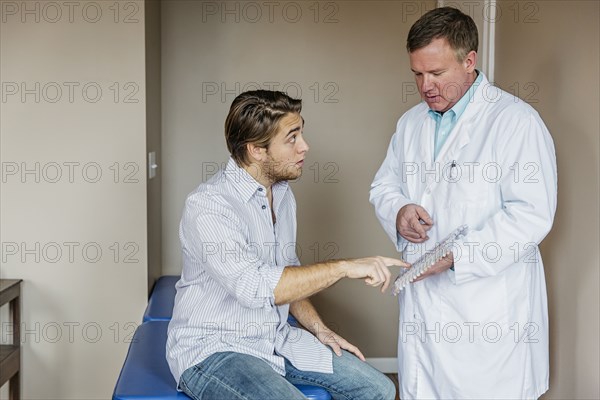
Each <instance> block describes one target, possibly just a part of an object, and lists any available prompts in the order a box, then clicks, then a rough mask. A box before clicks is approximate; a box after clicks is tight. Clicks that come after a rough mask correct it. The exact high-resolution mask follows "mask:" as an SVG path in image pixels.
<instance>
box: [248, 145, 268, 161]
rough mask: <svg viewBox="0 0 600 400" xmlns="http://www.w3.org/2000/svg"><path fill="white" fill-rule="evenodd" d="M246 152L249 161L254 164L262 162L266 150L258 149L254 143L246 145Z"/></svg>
mask: <svg viewBox="0 0 600 400" xmlns="http://www.w3.org/2000/svg"><path fill="white" fill-rule="evenodd" d="M246 151H247V152H248V156H250V159H251V160H252V161H255V162H258V161H263V159H264V157H265V154H266V153H267V149H265V148H264V147H258V146H257V145H255V144H254V143H248V144H247V145H246Z"/></svg>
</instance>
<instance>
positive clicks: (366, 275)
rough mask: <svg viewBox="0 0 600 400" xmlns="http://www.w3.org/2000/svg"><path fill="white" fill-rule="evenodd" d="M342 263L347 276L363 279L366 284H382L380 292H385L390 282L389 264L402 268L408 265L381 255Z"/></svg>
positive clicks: (374, 285)
mask: <svg viewBox="0 0 600 400" xmlns="http://www.w3.org/2000/svg"><path fill="white" fill-rule="evenodd" d="M344 264H345V265H344V271H345V275H346V277H347V278H352V279H364V280H365V283H366V284H367V285H369V286H373V287H377V286H379V285H382V286H381V292H382V293H383V292H385V290H386V289H387V287H388V286H389V285H390V282H391V276H392V274H391V273H390V269H389V267H390V266H392V265H397V266H400V267H404V268H408V267H409V266H410V265H409V264H407V263H406V262H404V261H402V260H397V259H395V258H389V257H381V256H375V257H367V258H358V259H354V260H346V261H345V263H344Z"/></svg>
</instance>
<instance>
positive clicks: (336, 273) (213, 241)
mask: <svg viewBox="0 0 600 400" xmlns="http://www.w3.org/2000/svg"><path fill="white" fill-rule="evenodd" d="M301 108H302V102H301V101H300V100H295V99H292V98H290V97H288V96H287V95H286V94H284V93H281V92H274V91H263V90H259V91H252V92H245V93H242V94H240V95H239V96H238V97H237V98H236V99H235V100H234V101H233V104H232V105H231V109H230V111H229V115H228V116H227V119H226V122H225V138H226V141H227V147H228V149H229V152H230V153H231V158H230V160H229V162H228V164H227V166H226V167H225V168H224V169H223V170H221V171H220V172H219V173H217V174H216V175H214V176H213V177H212V178H211V179H210V180H209V181H208V182H206V183H203V184H201V185H200V186H199V187H198V188H197V189H196V190H195V191H194V192H192V193H191V194H190V195H189V196H188V198H187V201H186V203H185V209H184V212H183V217H182V219H181V225H180V231H179V234H180V239H181V244H182V249H183V272H182V275H181V280H180V281H179V282H178V283H177V296H176V298H175V307H174V310H173V318H172V320H171V322H170V324H169V336H168V340H167V360H168V362H169V366H170V368H171V371H172V373H173V376H174V377H175V380H176V381H177V382H178V383H179V389H180V390H182V391H183V392H185V393H186V394H187V395H189V396H190V397H191V398H193V399H257V400H265V399H286V400H291V399H303V398H304V396H303V395H302V393H300V391H299V390H298V389H296V388H295V387H294V386H293V384H309V385H317V386H321V387H323V388H325V389H326V390H327V391H328V392H329V393H330V394H331V395H332V397H333V398H334V399H361V400H362V399H394V397H395V394H396V389H395V386H394V384H393V383H392V382H391V381H390V380H389V379H388V378H387V377H386V376H385V375H383V374H382V373H380V372H379V371H377V370H376V369H374V368H373V367H371V366H370V365H368V364H367V363H366V362H365V361H364V360H365V359H364V357H363V355H362V353H361V352H360V350H359V349H358V348H357V347H356V346H354V345H352V344H350V343H349V342H347V341H346V340H345V339H343V338H342V337H340V336H339V335H337V334H336V333H335V332H333V331H331V330H330V329H329V328H328V327H327V326H326V325H325V324H324V323H323V321H322V320H321V318H320V317H319V314H318V313H317V311H316V310H315V308H314V307H313V306H312V304H311V302H310V300H309V299H308V298H309V297H310V296H311V295H313V294H315V293H317V292H319V291H321V290H323V289H325V288H327V287H329V286H331V285H333V284H334V283H335V282H337V281H338V280H340V279H342V278H353V279H364V280H365V282H366V283H367V284H368V285H370V286H373V287H381V291H382V292H383V291H384V290H385V289H386V288H387V287H388V285H389V284H390V271H389V269H388V266H390V265H403V266H405V265H406V264H405V263H404V262H402V261H400V260H396V259H391V258H385V257H369V258H361V259H353V260H336V261H327V262H322V263H318V264H313V265H302V266H301V265H299V264H300V263H299V261H298V258H297V256H296V253H295V243H296V202H295V200H294V195H293V194H292V190H291V189H290V187H289V185H288V182H287V181H288V180H291V179H296V178H298V177H299V176H300V175H301V173H302V166H303V163H304V158H305V157H306V153H307V151H308V144H307V143H306V141H305V140H304V137H303V136H302V133H303V127H304V120H303V118H302V117H301V115H300V111H301ZM288 313H291V314H292V315H293V316H294V317H295V318H296V319H297V320H298V321H299V322H300V324H302V325H303V326H304V327H306V329H307V330H304V329H300V328H296V327H292V326H290V325H289V324H288V322H287V319H288ZM334 353H335V354H334Z"/></svg>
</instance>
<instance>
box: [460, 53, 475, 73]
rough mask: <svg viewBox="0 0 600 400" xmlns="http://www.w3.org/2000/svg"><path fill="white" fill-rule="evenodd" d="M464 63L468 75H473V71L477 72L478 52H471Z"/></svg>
mask: <svg viewBox="0 0 600 400" xmlns="http://www.w3.org/2000/svg"><path fill="white" fill-rule="evenodd" d="M463 63H464V65H465V68H466V69H467V72H468V73H472V72H473V71H475V67H476V66H477V52H476V51H474V50H471V51H470V52H469V53H468V54H467V56H466V57H465V60H464V61H463Z"/></svg>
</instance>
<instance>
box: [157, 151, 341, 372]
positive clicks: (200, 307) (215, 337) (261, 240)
mask: <svg viewBox="0 0 600 400" xmlns="http://www.w3.org/2000/svg"><path fill="white" fill-rule="evenodd" d="M272 192H273V214H274V215H275V221H276V223H273V218H272V214H271V207H270V205H269V201H268V198H267V195H266V189H265V187H264V186H262V185H261V184H259V183H258V182H257V181H256V180H255V179H254V178H252V176H251V175H250V174H248V173H247V172H246V171H245V170H244V169H242V168H240V167H238V165H237V164H236V162H235V161H234V160H233V159H229V162H228V164H227V166H226V167H225V169H223V170H221V171H219V172H218V173H217V174H215V175H214V176H213V177H212V178H211V179H210V180H209V181H207V182H206V183H203V184H201V185H200V186H199V187H198V188H197V189H196V190H195V191H194V192H192V193H191V194H190V195H189V196H188V198H187V200H186V203H185V208H184V211H183V217H182V219H181V224H180V227H179V237H180V240H181V245H182V249H183V271H182V274H181V279H180V280H179V282H177V285H176V287H177V295H176V297H175V307H174V309H173V317H172V319H171V322H170V323H169V333H168V339H167V361H168V363H169V367H170V369H171V372H172V373H173V376H174V377H175V380H176V381H177V382H179V378H180V377H181V375H182V374H183V372H184V371H185V370H186V369H188V368H190V367H192V366H194V365H196V364H198V363H200V362H202V361H203V360H204V359H206V358H207V357H209V356H210V355H211V354H214V353H219V352H225V351H233V352H238V353H244V354H249V355H252V356H255V357H258V358H260V359H263V360H265V361H266V362H267V363H268V364H269V365H270V366H271V367H272V368H273V369H274V370H275V371H277V372H278V373H279V374H281V375H285V367H284V365H285V364H284V359H283V357H285V358H287V359H288V360H289V361H290V362H291V363H292V364H293V365H294V366H295V367H296V368H298V369H300V370H307V371H316V372H324V373H331V372H333V366H332V353H331V351H330V350H329V349H328V348H326V347H325V346H324V345H323V344H322V343H321V342H319V341H318V339H316V338H315V337H314V336H313V335H311V334H310V333H309V332H307V331H305V330H303V329H299V328H295V327H291V326H290V325H289V324H288V323H287V317H288V310H289V305H287V304H286V305H282V306H276V305H275V297H274V294H273V291H274V289H275V286H277V283H278V282H279V279H280V277H281V274H282V273H283V269H284V268H285V267H286V266H292V265H299V261H298V257H297V256H296V202H295V199H294V195H293V194H292V190H291V189H290V187H289V185H288V183H287V182H279V183H276V184H274V185H273V186H272Z"/></svg>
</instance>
